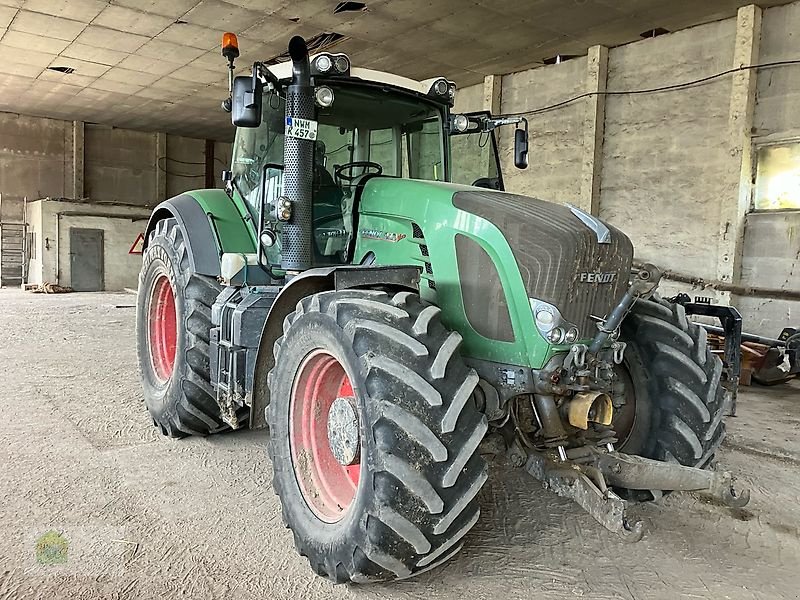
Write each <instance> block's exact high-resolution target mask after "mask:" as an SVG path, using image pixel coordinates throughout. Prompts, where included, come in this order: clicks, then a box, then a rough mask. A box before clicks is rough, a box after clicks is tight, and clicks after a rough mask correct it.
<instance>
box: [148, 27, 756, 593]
mask: <svg viewBox="0 0 800 600" xmlns="http://www.w3.org/2000/svg"><path fill="white" fill-rule="evenodd" d="M222 54H223V56H224V57H225V58H226V59H227V65H228V69H229V74H230V76H229V88H230V97H229V98H228V99H227V100H226V101H225V102H223V108H224V109H226V110H228V111H230V113H231V117H232V121H233V124H234V125H235V126H236V137H235V141H234V144H233V157H232V166H231V168H230V170H229V171H226V172H224V173H223V175H222V178H223V180H224V183H225V189H224V190H223V189H219V190H214V189H208V190H199V191H192V192H187V193H184V194H181V195H179V196H177V197H175V198H172V199H170V200H167V201H165V202H163V203H161V204H160V205H158V207H157V208H156V209H155V210H154V212H153V214H152V217H151V219H150V221H149V224H148V225H147V231H146V234H145V239H146V245H145V251H144V257H143V264H142V271H141V276H140V279H139V295H138V309H137V342H138V355H139V366H140V369H141V375H142V380H143V385H144V397H145V402H146V404H147V408H148V409H149V411H150V414H151V415H152V418H153V421H154V423H155V425H156V426H157V427H158V428H159V429H160V430H161V432H162V433H163V434H164V435H166V436H171V437H183V436H187V435H208V434H213V433H217V432H220V431H224V430H227V429H239V428H243V427H250V428H261V427H265V426H266V427H268V428H269V436H268V438H269V442H268V448H269V455H270V457H271V460H272V467H273V472H274V478H273V486H274V489H275V492H276V493H277V495H278V496H279V498H280V502H281V505H282V509H283V519H284V521H285V523H286V525H287V527H289V528H290V529H291V530H292V532H293V534H294V540H295V544H296V546H297V550H298V551H299V552H300V554H302V555H304V556H306V557H307V558H308V560H309V562H310V564H311V567H312V568H313V569H314V571H316V572H317V573H318V574H319V575H321V576H324V577H328V578H330V579H332V580H333V581H335V582H350V581H352V582H366V581H381V580H390V579H402V578H406V577H410V576H413V575H416V574H418V573H422V572H423V571H426V570H428V569H431V568H433V567H436V566H437V565H440V564H442V563H443V562H444V561H446V560H448V559H449V558H451V557H452V556H454V555H455V554H456V553H457V552H458V551H459V550H460V549H461V547H462V546H463V544H464V543H465V536H466V535H467V532H468V531H469V530H470V529H471V528H472V527H473V526H474V525H475V523H476V522H477V521H478V518H479V515H480V508H479V502H478V498H479V492H480V490H481V487H482V486H483V485H484V484H485V482H486V480H487V464H486V462H485V460H484V457H485V456H487V455H488V454H492V453H493V454H494V455H495V457H496V458H495V460H496V461H497V460H500V459H501V458H503V459H504V460H507V461H508V462H509V463H510V464H511V465H513V466H514V467H519V468H520V471H519V472H523V471H526V472H527V473H530V474H531V475H533V476H534V477H535V478H537V479H539V480H540V481H541V482H542V483H543V484H544V487H545V488H549V489H550V490H552V491H554V492H556V493H557V494H559V495H561V496H564V497H567V498H572V499H574V500H575V501H576V502H577V503H578V504H579V505H580V506H581V507H583V508H584V509H585V510H586V511H587V512H589V513H590V514H591V515H592V516H593V517H594V518H595V519H596V520H597V521H598V522H599V523H600V524H602V525H603V526H605V527H606V528H608V529H609V530H611V531H613V532H615V533H617V534H618V535H620V536H621V537H622V538H624V539H626V540H630V541H636V540H638V539H639V538H640V537H641V536H642V534H643V528H642V522H641V521H636V520H635V519H634V518H633V517H630V518H629V517H628V516H627V515H626V509H627V508H628V505H629V503H630V502H634V501H643V500H653V499H658V498H660V497H661V496H662V495H663V493H664V492H669V491H675V490H684V491H693V492H695V493H698V494H702V495H705V496H708V497H710V498H712V499H715V500H716V501H718V502H721V503H723V504H726V505H728V506H742V505H744V504H745V503H746V502H747V500H748V498H749V493H748V492H747V491H743V490H737V489H736V488H735V486H734V481H733V478H732V476H731V474H730V473H729V472H724V471H719V470H713V469H712V468H711V465H712V458H713V457H714V453H715V451H716V450H717V448H718V447H719V445H720V443H721V441H722V438H723V435H724V423H723V417H724V416H725V415H726V413H727V410H728V407H729V404H730V394H729V393H728V391H727V390H726V389H725V387H724V386H723V383H724V381H722V380H721V379H722V378H721V373H722V369H723V367H722V363H721V361H720V360H719V358H717V357H716V356H714V355H713V354H712V353H711V352H710V351H709V350H708V349H707V346H706V337H705V331H704V329H702V328H701V327H699V326H697V325H695V324H693V323H692V322H690V321H687V319H686V315H685V312H684V309H683V307H682V306H681V305H679V304H669V303H668V302H666V301H664V300H662V299H661V298H660V297H659V296H658V295H657V294H656V287H657V285H658V283H659V279H660V277H661V272H660V271H659V269H658V268H656V267H655V266H653V265H650V264H646V265H644V266H641V265H640V266H639V267H634V263H633V247H632V244H631V242H630V240H629V239H628V237H626V235H625V234H624V233H623V232H622V231H620V230H619V229H617V228H615V227H613V226H611V225H609V224H606V223H604V222H602V221H601V220H599V219H598V218H597V217H595V216H593V215H591V214H588V213H587V212H584V211H583V210H580V209H579V208H577V207H573V206H569V205H562V204H555V203H550V202H545V201H542V200H537V199H534V198H529V197H525V196H521V195H516V194H511V193H507V192H505V191H503V189H504V186H503V178H502V172H501V169H500V162H499V160H498V156H497V146H496V141H495V136H494V134H495V129H496V128H497V127H501V126H508V125H513V126H514V129H513V131H514V133H513V136H511V138H513V144H514V163H515V165H516V167H518V168H524V167H526V166H527V162H528V157H527V144H528V133H527V121H526V120H525V119H524V118H522V117H519V116H516V117H514V116H493V115H491V114H489V113H485V112H482V113H472V114H454V113H453V112H452V110H451V109H452V107H453V104H454V97H455V85H454V83H452V82H451V81H449V80H447V79H446V78H444V77H437V78H434V79H428V80H425V81H414V80H411V79H407V78H405V77H400V76H397V75H392V74H388V73H382V72H378V71H373V70H368V69H361V68H357V67H353V66H352V65H351V62H350V59H349V58H348V56H346V55H345V54H342V53H333V52H327V51H323V52H319V53H317V54H315V55H313V56H309V52H308V49H307V45H306V43H305V41H304V40H303V39H302V38H300V37H294V38H292V40H291V41H290V42H289V47H288V54H287V56H286V59H287V60H286V61H285V62H279V63H277V64H265V63H261V62H257V63H255V64H254V65H253V67H252V74H248V75H245V76H234V69H235V63H234V61H235V59H236V58H238V56H239V49H238V42H237V40H236V37H235V35H233V34H226V35H225V36H224V40H223V46H222ZM221 62H222V61H221ZM511 138H509V139H511ZM637 264H638V263H637ZM266 439H267V436H266V435H265V440H266ZM531 518H532V519H535V518H537V517H536V515H531Z"/></svg>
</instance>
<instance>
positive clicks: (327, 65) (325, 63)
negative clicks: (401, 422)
mask: <svg viewBox="0 0 800 600" xmlns="http://www.w3.org/2000/svg"><path fill="white" fill-rule="evenodd" d="M314 66H315V67H316V68H317V71H319V72H320V73H327V72H328V71H330V70H331V67H332V66H333V63H332V62H331V57H330V56H328V55H327V54H320V55H319V56H318V57H317V58H315V59H314Z"/></svg>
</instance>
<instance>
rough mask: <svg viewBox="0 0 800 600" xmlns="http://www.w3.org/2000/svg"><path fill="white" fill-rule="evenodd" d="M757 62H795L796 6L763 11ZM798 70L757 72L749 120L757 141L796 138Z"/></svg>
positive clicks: (799, 12) (799, 9) (799, 130)
mask: <svg viewBox="0 0 800 600" xmlns="http://www.w3.org/2000/svg"><path fill="white" fill-rule="evenodd" d="M761 31H762V33H761V52H760V56H759V62H762V63H766V62H776V61H781V60H797V58H798V51H797V50H798V41H800V37H799V36H800V3H798V2H795V3H794V4H788V5H786V6H779V7H776V8H771V9H769V10H767V11H764V19H763V23H762V30H761ZM798 106H800V69H798V68H796V67H788V68H778V69H769V70H765V71H762V72H761V73H759V77H758V103H757V105H756V111H755V118H754V119H753V121H754V122H753V126H754V131H753V133H754V136H755V139H756V141H757V142H759V141H763V139H764V138H770V137H772V138H775V137H777V138H779V139H785V138H786V137H800V111H798V110H797V107H798Z"/></svg>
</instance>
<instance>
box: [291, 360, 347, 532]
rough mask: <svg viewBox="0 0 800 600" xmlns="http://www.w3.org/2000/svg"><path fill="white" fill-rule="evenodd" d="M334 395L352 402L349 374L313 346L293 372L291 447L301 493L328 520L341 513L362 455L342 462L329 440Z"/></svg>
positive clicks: (340, 516)
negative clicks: (347, 462) (329, 422)
mask: <svg viewBox="0 0 800 600" xmlns="http://www.w3.org/2000/svg"><path fill="white" fill-rule="evenodd" d="M337 398H346V399H352V401H355V393H354V392H353V385H352V383H351V382H350V378H349V377H348V376H347V374H346V373H345V371H344V368H343V367H342V365H341V363H339V361H338V360H336V358H334V357H333V356H331V355H330V354H328V353H327V352H325V351H324V350H315V351H314V352H312V353H311V354H309V355H308V356H306V358H305V359H304V360H303V362H302V363H301V364H300V368H299V369H298V372H297V375H296V376H295V380H294V385H293V388H292V397H291V399H290V404H289V447H290V449H291V454H292V467H293V468H294V473H295V478H296V479H297V483H298V485H299V486H300V491H301V493H302V494H303V498H304V499H305V501H306V504H308V506H309V508H310V509H311V510H312V511H313V512H314V514H315V515H316V516H317V517H318V518H319V519H321V520H322V521H325V522H326V523H335V522H336V521H339V520H340V519H342V517H344V515H345V513H346V512H347V510H348V509H349V508H350V505H351V504H352V503H353V500H354V499H355V497H356V492H357V490H358V484H359V481H360V479H361V459H360V458H359V459H358V461H359V462H358V463H356V464H353V465H347V466H345V465H342V464H340V463H339V462H338V461H337V460H336V458H335V457H334V455H333V452H332V451H331V448H330V443H329V442H328V414H329V413H330V409H331V405H332V404H333V402H334V400H336V399H337ZM359 456H361V453H360V452H359Z"/></svg>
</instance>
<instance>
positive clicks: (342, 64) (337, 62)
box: [333, 54, 350, 73]
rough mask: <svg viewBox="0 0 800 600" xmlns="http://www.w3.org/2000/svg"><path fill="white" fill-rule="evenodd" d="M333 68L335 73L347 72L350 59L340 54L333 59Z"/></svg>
mask: <svg viewBox="0 0 800 600" xmlns="http://www.w3.org/2000/svg"><path fill="white" fill-rule="evenodd" d="M333 68H334V69H336V72H337V73H347V71H349V70H350V59H349V58H347V57H346V56H345V55H344V54H340V55H339V56H337V57H336V58H334V59H333Z"/></svg>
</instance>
